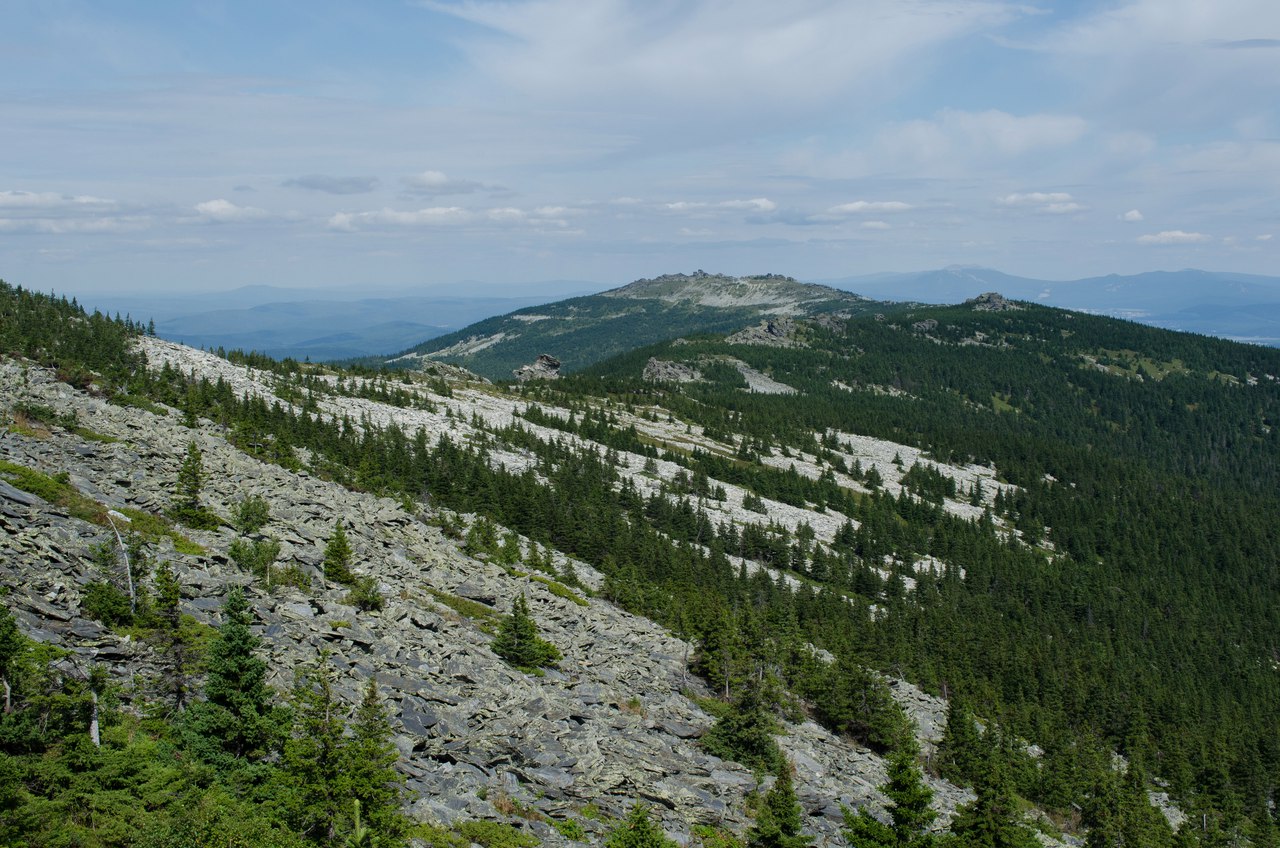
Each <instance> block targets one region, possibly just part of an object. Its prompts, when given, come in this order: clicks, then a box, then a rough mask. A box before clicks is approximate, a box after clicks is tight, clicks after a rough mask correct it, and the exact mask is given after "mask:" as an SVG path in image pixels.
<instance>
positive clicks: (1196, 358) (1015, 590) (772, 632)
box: [0, 276, 1280, 848]
mask: <svg viewBox="0 0 1280 848" xmlns="http://www.w3.org/2000/svg"><path fill="white" fill-rule="evenodd" d="M691 280H692V282H693V283H694V284H695V285H694V286H693V287H690V285H689V282H690V281H691ZM697 281H698V278H697V277H696V276H694V277H684V278H681V279H680V280H671V279H669V278H668V279H666V280H665V281H664V280H659V281H651V282H653V283H657V285H655V286H653V287H640V288H649V290H650V292H651V293H652V294H653V295H654V296H656V297H657V298H660V299H661V298H667V300H662V301H661V302H682V301H680V300H679V298H678V297H676V295H677V294H680V293H689V292H694V291H696V287H697V286H696V284H697ZM747 282H748V283H750V285H751V286H754V287H756V291H755V292H748V297H750V298H761V294H760V292H761V291H762V290H763V291H764V292H765V294H767V290H768V288H769V287H770V286H772V285H773V282H776V281H770V280H768V279H766V280H760V281H747ZM783 282H784V284H785V285H791V284H790V283H788V282H786V281H783ZM669 284H673V285H674V287H675V288H674V290H666V289H667V286H668V285H669ZM757 284H758V285H757ZM823 291H825V290H823ZM705 295H706V291H705V289H704V291H703V293H702V294H698V295H697V297H694V298H691V300H692V301H697V300H700V299H702V298H703V297H704V296H705ZM603 300H610V301H613V302H617V303H622V304H626V303H629V302H630V301H629V300H628V299H627V298H626V297H612V298H603ZM819 300H821V298H819ZM684 302H688V301H684ZM757 305H758V304H757ZM777 305H778V304H774V306H777ZM770 308H773V307H770ZM815 311H816V312H818V313H819V314H817V315H816V317H813V318H806V317H805V315H804V312H803V310H799V311H796V310H792V311H791V315H789V316H787V315H777V314H771V315H770V317H768V319H767V320H766V321H764V322H763V323H762V322H761V316H760V315H759V314H756V315H752V316H751V318H750V319H749V321H748V322H747V325H748V326H745V327H744V326H742V325H738V326H735V327H733V328H732V329H733V330H734V332H732V333H730V334H728V335H718V336H710V335H702V336H698V337H686V338H685V339H683V340H682V341H680V342H679V343H676V342H669V343H662V344H657V345H654V346H652V347H649V348H647V349H643V350H637V351H633V352H630V353H626V354H624V355H622V356H620V357H617V358H614V359H612V360H609V361H607V362H600V363H598V364H596V365H595V366H593V367H591V368H589V369H586V370H584V371H581V372H578V373H575V374H570V375H568V376H566V377H565V378H562V379H559V380H552V381H545V382H533V383H528V384H525V385H523V386H519V387H515V388H504V387H503V386H495V385H491V384H481V383H477V382H474V381H471V380H469V379H468V376H467V375H466V374H465V373H463V372H460V371H447V372H446V371H444V370H439V371H435V372H431V373H420V372H416V371H411V370H404V371H399V372H395V373H372V372H367V371H354V370H340V369H334V368H332V367H328V366H321V365H315V364H311V363H299V362H296V361H292V360H286V361H283V362H275V361H272V360H271V359H269V358H267V357H262V356H254V355H245V354H242V353H232V354H230V355H229V356H228V357H225V358H224V357H219V356H215V355H213V354H212V353H207V352H201V351H197V350H192V349H190V348H185V347H182V346H180V345H175V344H171V343H168V342H164V341H161V340H159V339H155V338H152V337H148V336H147V335H146V334H145V333H144V332H143V329H142V328H141V327H139V326H138V325H136V324H133V323H131V322H128V321H125V322H120V321H118V320H117V321H111V320H109V319H107V318H105V317H103V316H100V315H93V316H87V315H85V314H84V313H83V311H82V310H80V309H79V308H78V307H76V306H75V304H74V303H68V302H67V301H65V300H58V299H56V298H53V297H50V296H46V295H39V294H33V293H31V292H28V291H24V290H22V289H14V288H11V287H9V286H6V285H4V284H2V283H0V415H2V416H3V417H2V418H0V420H2V421H3V422H4V425H5V431H4V432H3V434H0V456H2V457H3V459H0V576H3V578H4V583H5V584H6V585H7V586H8V587H9V592H8V594H7V595H5V596H4V597H3V603H2V604H0V677H2V678H3V683H4V685H5V692H4V694H5V696H6V704H5V711H4V712H3V713H0V754H2V755H3V756H0V842H3V841H7V842H14V843H16V844H32V845H60V844H69V843H70V842H71V841H76V844H84V845H93V846H98V845H102V846H105V845H122V846H126V845H130V846H131V845H138V846H160V845H165V846H168V845H179V844H182V845H185V844H214V843H216V844H241V845H246V846H248V845H264V846H265V845H324V846H337V845H343V844H346V845H353V844H373V843H376V844H381V845H385V846H390V845H403V844H405V843H406V842H408V840H409V837H410V836H411V835H412V836H415V837H416V838H418V839H420V840H421V841H422V842H423V843H425V844H428V845H436V846H442V848H443V846H450V848H452V847H453V846H456V845H460V844H468V843H470V842H476V843H479V844H481V845H485V846H496V845H521V846H524V847H525V848H532V846H534V845H535V844H537V843H538V842H541V843H542V844H545V845H549V846H566V848H568V846H571V845H574V844H581V843H583V842H588V843H595V844H601V843H603V844H606V845H610V846H618V845H626V846H631V845H644V846H649V845H653V846H663V848H666V843H665V842H664V841H663V840H664V837H663V836H662V834H661V832H660V830H661V829H666V830H667V831H668V832H670V833H672V834H678V835H680V836H681V838H682V840H683V841H684V842H685V843H686V844H690V845H703V846H711V845H717V846H725V848H729V846H735V845H739V846H740V845H743V844H747V845H750V846H756V845H786V846H791V847H792V848H798V846H801V845H804V844H806V843H809V844H813V845H815V848H817V846H837V845H842V844H849V845H864V844H870V845H878V846H879V845H904V844H905V845H911V846H915V847H916V848H953V846H957V847H958V846H964V847H965V848H967V847H968V846H990V845H1007V846H1020V848H1023V847H1025V846H1034V845H1036V844H1037V843H1042V844H1047V845H1062V844H1072V845H1077V846H1078V845H1081V844H1087V845H1096V846H1120V845H1123V846H1139V845H1140V846H1152V848H1173V846H1174V845H1179V846H1182V845H1205V846H1226V845H1233V846H1234V845H1239V846H1246V845H1257V846H1274V845H1276V844H1277V826H1276V825H1277V822H1276V805H1275V799H1276V791H1277V786H1280V735H1278V734H1277V733H1276V732H1275V729H1276V728H1277V727H1278V726H1280V567H1278V565H1280V526H1277V522H1276V521H1275V516H1276V515H1277V514H1280V485H1278V484H1280V450H1277V448H1280V445H1278V444H1277V439H1278V438H1280V436H1278V435H1277V432H1276V423H1277V421H1278V420H1280V352H1276V351H1273V350H1268V349H1265V348H1257V347H1249V346H1244V345H1237V344H1232V343H1229V342H1224V341H1220V340H1215V339H1205V338H1200V337H1195V336H1189V335H1179V334H1174V333H1169V332H1166V331H1161V330H1155V329H1151V328H1146V327H1140V326H1137V325H1133V324H1128V323H1125V322H1120V321H1114V320H1109V319H1102V318H1096V317H1089V316H1085V315H1079V314H1074V313H1069V312H1062V311H1057V310H1051V309H1043V308H1037V307H1033V306H1029V305H1026V304H1017V303H1010V302H1007V301H1005V300H1004V299H1003V298H1001V297H999V296H996V295H985V296H983V297H981V298H979V299H977V300H975V301H974V302H970V303H966V304H962V305H959V306H954V307H937V308H934V307H930V308H922V307H911V306H903V307H899V308H897V309H883V310H881V309H875V310H874V311H873V312H872V313H870V314H849V315H847V316H841V315H840V314H839V313H840V312H843V311H845V310H837V311H836V312H835V313H834V314H833V311H832V310H831V309H828V308H823V309H816V310H815ZM848 311H849V312H851V313H852V312H854V311H855V310H854V309H852V308H850V310H848ZM610 314H611V313H610ZM537 323H545V322H537ZM202 454H203V456H204V462H205V463H206V464H205V465H204V466H203V468H205V469H212V468H216V469H217V472H216V473H205V472H204V471H202V470H201V469H202V466H201V455H202ZM122 520H127V521H128V522H129V525H128V526H127V527H124V526H121V524H120V523H119V522H121V521H122ZM116 530H119V531H120V533H121V535H120V536H117V535H116ZM125 553H127V554H128V557H127V558H125V557H124V556H123V555H124V554H125ZM134 564H137V568H135V565H134ZM147 572H150V573H147ZM232 586H238V587H242V588H243V590H244V591H243V595H241V593H239V592H235V591H230V587H232ZM644 619H648V621H645V620H644ZM215 624H216V625H217V627H216V629H215V628H214V625H215ZM539 633H540V634H541V635H539ZM317 649H319V651H318V653H317ZM303 660H318V665H316V664H314V663H310V662H303ZM295 669H297V670H299V672H300V673H298V674H296V675H295V674H294V671H295ZM309 669H310V670H309ZM242 672H245V673H242ZM247 672H252V673H247ZM290 681H292V682H293V684H294V687H293V692H292V694H286V690H287V689H288V688H289V683H290ZM326 681H328V682H326ZM912 683H914V684H915V686H912V685H910V684H912ZM916 687H918V688H916ZM922 690H923V691H922ZM334 716H343V717H346V718H344V719H343V720H337V721H335V720H333V717H334ZM975 718H976V719H977V721H975ZM317 731H320V732H317ZM313 741H315V742H318V743H319V744H313ZM362 751H363V752H365V753H361V752H362ZM1116 755H1119V756H1118V757H1117V756H1116ZM359 763H364V764H366V765H367V766H369V768H367V769H355V768H354V766H353V764H359ZM876 787H879V789H877V788H876ZM931 798H932V806H930V799H931ZM1170 799H1172V803H1169V800H1170ZM637 800H643V801H644V802H649V803H651V804H652V806H650V807H649V808H648V810H647V811H646V805H645V803H636V802H637ZM356 801H359V802H360V804H359V805H356V804H355V803H354V802H356ZM842 806H843V807H847V808H849V811H848V812H847V813H845V812H843V811H842ZM1157 807H1159V811H1157ZM1162 813H1163V814H1162ZM406 816H408V818H406ZM885 821H892V825H893V826H892V827H888V826H887V825H886V824H884V822H885ZM658 822H660V827H659V825H658V824H657V823H658ZM1033 829H1034V830H1035V831H1037V832H1038V833H1037V834H1036V835H1035V836H1033V835H1032V833H1031V831H1032V830H1033ZM1175 831H1176V832H1175Z"/></svg>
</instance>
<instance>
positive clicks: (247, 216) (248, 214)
mask: <svg viewBox="0 0 1280 848" xmlns="http://www.w3.org/2000/svg"><path fill="white" fill-rule="evenodd" d="M195 210H196V212H198V213H199V214H200V217H201V218H203V219H204V220H206V221H211V222H213V223H217V224H228V223H233V222H235V221H253V220H256V219H258V218H265V217H266V215H267V213H266V211H265V210H263V209H258V208H257V207H255V206H237V205H235V204H234V203H232V202H231V201H229V200H224V199H223V198H218V199H217V200H206V201H204V202H203V203H197V204H196V205H195Z"/></svg>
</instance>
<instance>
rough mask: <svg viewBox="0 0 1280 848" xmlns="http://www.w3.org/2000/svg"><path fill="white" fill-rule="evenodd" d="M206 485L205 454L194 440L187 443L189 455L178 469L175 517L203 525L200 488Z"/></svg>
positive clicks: (189, 522)
mask: <svg viewBox="0 0 1280 848" xmlns="http://www.w3.org/2000/svg"><path fill="white" fill-rule="evenodd" d="M203 487H204V456H203V454H201V453H200V448H199V446H197V445H196V443H195V442H194V441H191V442H188V443H187V455H186V458H185V459H183V460H182V466H181V467H180V468H179V469H178V484H177V488H176V489H175V492H174V499H173V517H174V518H176V519H177V520H178V521H181V522H182V523H183V524H186V525H189V526H193V527H197V528H199V527H202V526H204V524H205V523H206V516H205V510H204V507H202V506H201V505H200V490H201V489H202V488H203Z"/></svg>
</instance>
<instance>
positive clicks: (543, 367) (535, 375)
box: [511, 353, 560, 383]
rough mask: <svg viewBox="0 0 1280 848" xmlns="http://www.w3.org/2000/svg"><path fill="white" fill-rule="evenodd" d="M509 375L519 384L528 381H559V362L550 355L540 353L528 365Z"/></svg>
mask: <svg viewBox="0 0 1280 848" xmlns="http://www.w3.org/2000/svg"><path fill="white" fill-rule="evenodd" d="M511 373H512V374H513V375H514V376H515V378H516V380H518V381H519V382H521V383H527V382H529V381H530V380H558V379H560V360H558V359H556V358H555V357H554V356H551V355H550V354H547V353H542V354H539V355H538V358H537V359H535V360H534V361H533V362H532V363H530V364H529V365H522V366H521V367H519V368H517V369H516V370H515V371H512V372H511Z"/></svg>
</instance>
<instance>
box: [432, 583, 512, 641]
mask: <svg viewBox="0 0 1280 848" xmlns="http://www.w3.org/2000/svg"><path fill="white" fill-rule="evenodd" d="M427 591H428V592H430V593H431V597H433V598H435V599H436V600H437V601H438V602H440V603H441V604H444V605H445V606H446V607H448V608H449V609H451V610H453V611H454V612H456V613H457V614H458V615H460V616H462V617H464V618H469V619H471V620H473V621H475V622H477V623H478V624H479V625H480V627H481V628H482V629H484V630H486V631H489V632H492V630H493V629H494V628H496V627H497V625H498V622H499V621H500V620H501V618H502V616H501V615H499V614H498V612H497V610H493V609H490V608H489V607H487V606H485V605H484V604H482V603H479V602H478V601H469V600H467V599H466V598H460V597H458V596H457V595H454V594H451V593H449V592H442V591H440V590H439V589H432V588H430V587H428V588H427Z"/></svg>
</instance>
